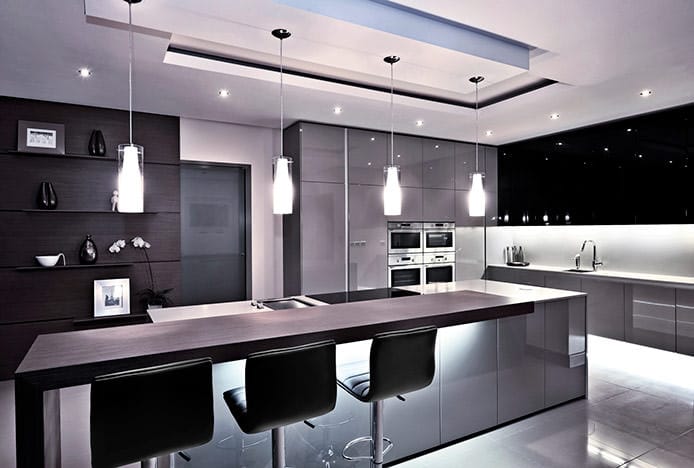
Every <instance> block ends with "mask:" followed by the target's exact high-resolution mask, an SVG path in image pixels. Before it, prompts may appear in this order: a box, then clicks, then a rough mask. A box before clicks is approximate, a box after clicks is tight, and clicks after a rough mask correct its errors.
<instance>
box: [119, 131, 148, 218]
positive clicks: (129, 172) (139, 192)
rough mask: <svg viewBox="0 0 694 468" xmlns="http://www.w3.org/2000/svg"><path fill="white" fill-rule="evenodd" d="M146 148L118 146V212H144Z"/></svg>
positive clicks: (129, 145)
mask: <svg viewBox="0 0 694 468" xmlns="http://www.w3.org/2000/svg"><path fill="white" fill-rule="evenodd" d="M143 156H144V148H143V147H142V146H140V145H133V144H123V145H118V211H119V212H121V213H142V212H144V198H145V197H144V194H145V190H144V188H145V186H144V172H143V160H144V158H143Z"/></svg>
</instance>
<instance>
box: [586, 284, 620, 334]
mask: <svg viewBox="0 0 694 468" xmlns="http://www.w3.org/2000/svg"><path fill="white" fill-rule="evenodd" d="M581 290H582V291H583V292H584V293H586V294H588V302H587V305H586V309H587V314H588V316H587V318H586V325H587V328H588V333H590V334H592V335H598V336H604V337H605V338H612V339H615V340H622V341H624V321H625V316H624V284H622V283H617V282H612V281H604V280H591V279H586V278H583V279H581Z"/></svg>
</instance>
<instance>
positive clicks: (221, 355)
mask: <svg viewBox="0 0 694 468" xmlns="http://www.w3.org/2000/svg"><path fill="white" fill-rule="evenodd" d="M532 311H533V303H532V302H524V301H523V300H520V299H514V298H510V297H504V296H497V295H492V294H484V293H479V292H474V291H457V292H450V293H441V294H430V295H422V296H410V297H402V298H396V299H380V300H374V301H364V302H353V303H347V304H336V305H327V306H317V307H309V308H303V309H293V310H278V311H271V312H258V313H250V314H240V315H229V316H219V317H210V318H205V319H196V320H181V321H174V322H162V323H152V324H144V325H131V326H124V327H119V328H109V329H97V330H84V331H74V332H66V333H55V334H50V335H41V336H39V337H38V338H37V339H36V341H35V342H34V344H33V345H32V347H31V349H30V350H29V352H28V353H27V355H26V356H25V357H24V360H23V361H22V363H21V364H20V366H19V368H18V369H17V371H16V376H18V377H19V376H21V377H23V378H24V379H26V380H29V381H37V380H40V381H42V382H41V383H42V385H41V386H42V387H44V388H46V385H48V388H59V387H64V386H70V385H79V384H82V383H88V382H89V381H90V380H91V379H92V378H93V377H94V376H95V375H99V374H101V373H108V372H115V371H119V370H122V369H129V368H133V367H138V366H150V365H156V364H158V363H163V362H169V361H171V360H182V359H190V358H194V357H201V356H210V357H212V359H213V360H214V361H215V362H224V361H232V360H237V359H243V358H244V357H245V356H247V355H248V354H249V353H252V352H255V351H258V350H263V349H271V348H276V347H286V346H293V345H297V344H302V343H307V342H311V341H316V340H322V339H334V340H335V341H336V342H338V343H345V342H350V341H358V340H363V339H368V338H370V337H371V336H373V335H374V334H375V333H379V332H383V331H388V330H396V329H403V328H410V327H416V326H422V325H435V326H437V327H446V326H451V325H459V324H464V323H471V322H479V321H484V320H493V319H497V318H501V317H507V316H513V315H521V314H527V313H531V312H532Z"/></svg>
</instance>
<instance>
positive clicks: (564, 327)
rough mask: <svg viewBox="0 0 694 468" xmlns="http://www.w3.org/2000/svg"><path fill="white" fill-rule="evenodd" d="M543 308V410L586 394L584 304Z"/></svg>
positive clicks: (580, 299)
mask: <svg viewBox="0 0 694 468" xmlns="http://www.w3.org/2000/svg"><path fill="white" fill-rule="evenodd" d="M544 306H545V407H549V406H554V405H557V404H559V403H562V402H565V401H567V400H571V399H573V398H578V397H580V396H582V395H584V394H585V390H586V365H587V363H586V335H585V334H586V300H585V298H584V297H576V298H572V299H569V300H564V301H555V302H547V303H545V304H544Z"/></svg>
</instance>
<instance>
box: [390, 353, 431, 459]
mask: <svg viewBox="0 0 694 468" xmlns="http://www.w3.org/2000/svg"><path fill="white" fill-rule="evenodd" d="M437 348H438V345H437ZM437 354H438V351H437ZM439 367H440V366H437V369H436V373H435V374H434V380H433V381H432V382H431V384H430V385H429V386H428V387H425V388H423V389H421V390H417V391H415V392H411V393H406V394H405V395H403V396H404V398H405V401H401V400H399V399H398V398H388V399H387V400H385V401H384V403H383V411H384V416H383V429H384V433H385V436H386V437H388V438H390V439H391V440H392V441H393V442H394V444H395V445H394V446H393V449H392V450H391V451H390V452H388V454H387V455H386V456H385V460H384V461H385V462H386V463H387V462H390V461H393V460H397V459H400V458H403V457H406V456H408V455H412V454H415V453H417V452H422V451H424V450H427V449H429V448H431V447H435V446H437V445H440V444H441V420H440V412H439V408H440V401H439V388H440V377H439Z"/></svg>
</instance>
